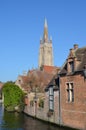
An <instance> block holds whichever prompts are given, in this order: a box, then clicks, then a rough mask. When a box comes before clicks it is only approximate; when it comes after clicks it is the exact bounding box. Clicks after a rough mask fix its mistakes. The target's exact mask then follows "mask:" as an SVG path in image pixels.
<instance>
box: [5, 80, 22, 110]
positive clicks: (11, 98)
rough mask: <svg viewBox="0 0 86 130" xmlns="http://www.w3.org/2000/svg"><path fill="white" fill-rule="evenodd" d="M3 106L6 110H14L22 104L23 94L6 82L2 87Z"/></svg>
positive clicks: (16, 87) (15, 86) (13, 85)
mask: <svg viewBox="0 0 86 130" xmlns="http://www.w3.org/2000/svg"><path fill="white" fill-rule="evenodd" d="M3 94H4V106H5V108H8V109H12V110H13V109H14V108H15V107H16V106H22V105H23V104H24V101H23V99H24V92H23V91H22V90H21V89H20V88H19V86H17V85H15V84H14V83H12V82H7V83H5V84H4V86H3Z"/></svg>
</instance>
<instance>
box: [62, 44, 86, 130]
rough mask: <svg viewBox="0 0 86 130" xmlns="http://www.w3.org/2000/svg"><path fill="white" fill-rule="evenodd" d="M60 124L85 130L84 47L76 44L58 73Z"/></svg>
mask: <svg viewBox="0 0 86 130" xmlns="http://www.w3.org/2000/svg"><path fill="white" fill-rule="evenodd" d="M60 123H61V124H62V125H64V126H69V127H74V128H78V129H84V130H86V47H83V48H78V45H77V44H76V45H74V48H73V49H70V53H69V56H68V58H67V60H66V61H65V64H64V65H63V67H62V70H61V72H60Z"/></svg>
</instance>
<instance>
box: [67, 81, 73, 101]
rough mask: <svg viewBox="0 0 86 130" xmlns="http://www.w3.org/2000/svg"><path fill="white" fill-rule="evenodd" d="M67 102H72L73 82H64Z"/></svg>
mask: <svg viewBox="0 0 86 130" xmlns="http://www.w3.org/2000/svg"><path fill="white" fill-rule="evenodd" d="M66 93H67V102H69V103H70V102H74V83H73V82H67V83H66Z"/></svg>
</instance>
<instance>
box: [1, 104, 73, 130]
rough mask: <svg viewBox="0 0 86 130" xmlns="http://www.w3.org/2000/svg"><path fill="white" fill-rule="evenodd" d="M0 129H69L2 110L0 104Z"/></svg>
mask: <svg viewBox="0 0 86 130" xmlns="http://www.w3.org/2000/svg"><path fill="white" fill-rule="evenodd" d="M0 130H71V129H67V128H66V129H65V128H62V127H61V128H60V127H57V126H53V125H50V124H47V123H44V122H42V121H39V120H36V119H34V118H32V117H28V116H26V115H25V114H23V113H21V114H19V113H9V112H7V111H5V112H4V108H3V106H2V105H0Z"/></svg>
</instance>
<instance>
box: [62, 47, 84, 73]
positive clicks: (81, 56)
mask: <svg viewBox="0 0 86 130" xmlns="http://www.w3.org/2000/svg"><path fill="white" fill-rule="evenodd" d="M73 53H74V54H73V57H69V56H70V53H69V56H68V58H76V59H77V62H78V65H77V67H76V69H75V70H74V72H79V71H82V70H83V69H84V66H85V64H86V47H83V48H78V49H76V50H74V49H73ZM68 58H67V59H68ZM66 73H67V60H66V61H65V63H64V65H63V66H62V69H61V71H60V74H66Z"/></svg>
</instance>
